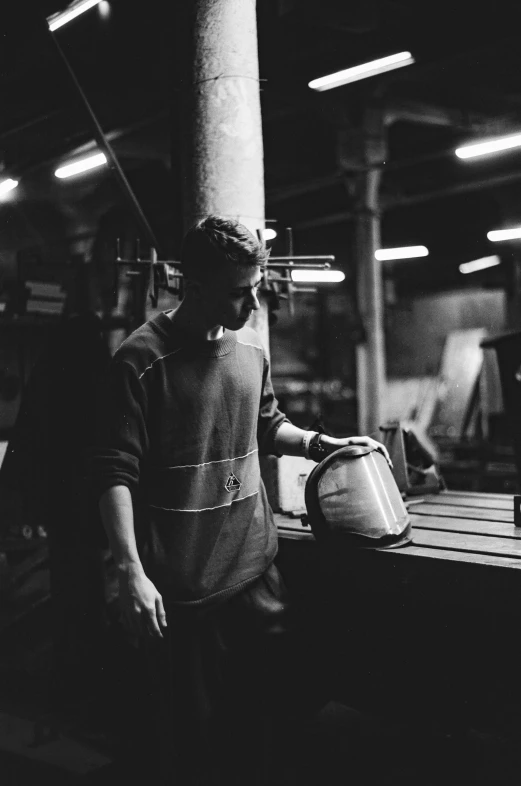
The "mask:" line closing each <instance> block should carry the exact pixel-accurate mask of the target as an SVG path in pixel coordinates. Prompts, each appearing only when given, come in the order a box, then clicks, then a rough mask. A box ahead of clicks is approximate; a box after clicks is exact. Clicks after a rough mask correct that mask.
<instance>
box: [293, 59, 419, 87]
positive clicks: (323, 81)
mask: <svg viewBox="0 0 521 786" xmlns="http://www.w3.org/2000/svg"><path fill="white" fill-rule="evenodd" d="M411 63H414V58H413V57H412V55H411V53H410V52H398V53H397V54H395V55H389V57H381V58H380V59H379V60H372V61H371V62H370V63H362V64H361V65H357V66H353V67H352V68H346V69H344V70H343V71H337V72H336V73H334V74H328V75H327V76H321V77H319V79H313V80H312V81H311V82H309V84H308V87H310V88H311V89H312V90H319V91H322V90H331V89H332V88H334V87H340V86H341V85H347V84H348V83H349V82H358V80H359V79H366V78H367V77H369V76H375V75H376V74H383V73H385V71H393V70H394V69H395V68H402V67H403V66H406V65H411Z"/></svg>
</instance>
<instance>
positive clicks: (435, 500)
mask: <svg viewBox="0 0 521 786" xmlns="http://www.w3.org/2000/svg"><path fill="white" fill-rule="evenodd" d="M421 500H422V501H424V502H428V503H429V504H430V505H440V506H443V505H459V506H461V507H464V508H477V509H478V510H479V509H481V510H512V511H513V510H514V498H513V497H512V496H508V497H505V498H504V499H488V498H485V497H484V498H483V499H480V498H479V497H468V498H467V497H465V496H461V495H460V496H456V495H453V494H451V495H448V494H438V495H435V494H426V495H425V496H424V497H422V498H421ZM407 502H414V498H411V499H410V500H407Z"/></svg>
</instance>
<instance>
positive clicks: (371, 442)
mask: <svg viewBox="0 0 521 786" xmlns="http://www.w3.org/2000/svg"><path fill="white" fill-rule="evenodd" d="M349 444H350V445H367V446H368V447H371V448H374V449H375V450H378V452H379V453H381V454H382V456H383V457H384V459H385V460H386V461H387V463H388V464H389V466H390V467H391V468H392V467H393V462H392V461H391V457H390V455H389V451H388V450H387V448H386V447H385V445H382V443H381V442H377V440H376V439H373V438H372V437H349Z"/></svg>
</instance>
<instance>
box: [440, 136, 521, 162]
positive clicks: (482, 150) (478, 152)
mask: <svg viewBox="0 0 521 786" xmlns="http://www.w3.org/2000/svg"><path fill="white" fill-rule="evenodd" d="M513 147H521V134H511V135H510V136H502V137H499V138H498V139H490V140H489V141H488V142H477V143H476V144H474V145H465V146H464V147H458V148H457V150H456V155H457V156H458V158H475V157H476V156H486V155H489V154H490V153H500V152H501V151H502V150H511V149H512V148H513Z"/></svg>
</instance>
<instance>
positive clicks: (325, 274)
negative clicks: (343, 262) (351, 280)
mask: <svg viewBox="0 0 521 786" xmlns="http://www.w3.org/2000/svg"><path fill="white" fill-rule="evenodd" d="M344 278H345V275H344V273H342V271H341V270H292V271H291V280H292V281H295V282H301V283H304V282H305V283H306V284H338V283H339V282H340V281H343V280H344Z"/></svg>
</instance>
